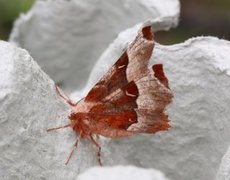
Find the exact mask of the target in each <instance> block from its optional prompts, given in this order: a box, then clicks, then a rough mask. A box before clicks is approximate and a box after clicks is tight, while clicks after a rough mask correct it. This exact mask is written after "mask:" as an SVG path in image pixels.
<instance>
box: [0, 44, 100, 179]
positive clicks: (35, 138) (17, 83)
mask: <svg viewBox="0 0 230 180" xmlns="http://www.w3.org/2000/svg"><path fill="white" fill-rule="evenodd" d="M69 110H70V109H69V108H68V106H67V105H66V104H65V103H64V102H63V101H62V100H61V99H60V97H59V96H58V95H57V94H56V92H55V88H54V82H53V81H52V80H51V79H50V78H49V77H48V76H47V75H46V74H45V73H44V72H43V71H42V70H41V69H40V68H39V66H38V65H37V63H35V62H34V61H33V60H32V58H31V57H30V55H29V54H28V53H27V52H26V51H25V50H23V49H19V48H15V47H13V46H12V45H10V44H9V43H6V42H3V41H0V177H1V178H0V179H3V180H7V179H9V180H12V179H49V180H50V179H74V178H75V177H76V175H77V174H78V173H79V172H80V171H81V170H85V169H86V168H87V167H91V166H92V165H97V160H96V155H95V154H96V148H95V149H94V147H93V146H92V144H89V143H87V142H86V141H82V143H80V144H79V148H78V149H77V151H75V154H74V156H73V158H72V159H71V161H70V163H69V165H68V166H66V165H65V164H64V162H65V160H66V158H67V156H68V155H69V152H70V150H71V148H72V145H73V144H74V142H75V140H76V135H75V133H74V132H72V131H71V130H70V129H66V130H59V132H49V133H47V132H46V129H47V128H49V127H55V126H58V125H60V124H62V125H63V124H66V123H67V122H68V120H67V116H68V114H69Z"/></svg>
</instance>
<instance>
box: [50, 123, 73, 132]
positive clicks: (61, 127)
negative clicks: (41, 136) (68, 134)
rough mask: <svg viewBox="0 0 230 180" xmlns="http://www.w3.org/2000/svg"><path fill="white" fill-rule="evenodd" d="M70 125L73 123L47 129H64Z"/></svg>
mask: <svg viewBox="0 0 230 180" xmlns="http://www.w3.org/2000/svg"><path fill="white" fill-rule="evenodd" d="M70 126H71V124H67V125H64V126H60V127H55V128H49V129H47V130H46V131H47V132H49V131H55V130H58V129H64V128H67V127H70Z"/></svg>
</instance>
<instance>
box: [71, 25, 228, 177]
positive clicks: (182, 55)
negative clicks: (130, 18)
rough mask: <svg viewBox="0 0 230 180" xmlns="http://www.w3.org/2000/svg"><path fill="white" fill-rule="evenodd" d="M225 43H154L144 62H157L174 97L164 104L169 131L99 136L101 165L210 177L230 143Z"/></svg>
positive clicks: (108, 61)
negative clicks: (152, 49) (167, 44)
mask: <svg viewBox="0 0 230 180" xmlns="http://www.w3.org/2000/svg"><path fill="white" fill-rule="evenodd" d="M136 31H137V27H134V28H131V29H129V30H127V32H123V33H121V35H120V36H118V39H116V40H115V41H114V43H112V44H111V45H110V46H109V48H108V49H107V50H106V51H105V52H104V53H103V55H102V56H101V58H100V59H99V60H98V62H97V63H96V65H95V67H94V69H93V71H92V73H91V75H90V79H89V81H88V84H87V86H86V88H85V89H84V90H83V91H81V92H76V93H74V94H73V96H72V97H75V98H76V99H78V98H79V97H81V96H85V95H86V94H87V91H89V90H90V88H91V87H92V86H93V85H94V84H95V83H96V82H97V80H98V79H99V78H100V77H101V76H102V75H103V74H104V73H105V72H106V71H107V70H108V68H109V67H110V66H111V65H112V64H113V63H114V62H115V61H116V60H117V58H118V57H119V56H120V54H121V52H122V51H123V50H124V48H125V47H126V46H127V44H128V43H127V42H129V41H130V40H131V39H133V38H134V37H135V35H136ZM229 58H230V42H229V41H226V40H221V39H218V38H215V37H197V38H192V39H189V40H187V41H186V42H184V43H181V44H176V45H171V46H164V45H160V44H156V47H155V49H154V52H153V55H152V58H151V62H150V65H152V64H154V63H162V64H163V66H164V69H165V73H166V75H167V77H168V79H169V84H170V87H171V89H172V91H173V92H174V96H175V97H174V100H173V103H172V104H171V105H169V107H168V108H167V112H168V114H169V119H170V120H171V126H172V127H171V129H170V130H169V131H168V132H159V133H156V134H154V135H144V134H143V135H138V136H136V137H129V138H123V139H116V140H113V139H105V138H102V140H101V142H100V143H101V145H102V152H103V153H102V154H103V158H102V159H103V160H102V161H103V162H104V164H106V165H116V164H124V165H126V164H132V165H136V166H140V167H145V168H156V169H159V170H161V171H162V172H164V173H165V174H166V175H167V176H168V177H169V178H170V179H175V180H184V179H186V180H194V179H197V180H204V179H209V180H211V179H214V178H215V174H216V172H217V170H218V166H219V163H220V160H221V158H222V156H223V154H224V153H225V151H226V149H227V147H228V145H229V143H230V131H229V129H230V118H229V109H230V98H229V97H230V91H229V89H230V61H229Z"/></svg>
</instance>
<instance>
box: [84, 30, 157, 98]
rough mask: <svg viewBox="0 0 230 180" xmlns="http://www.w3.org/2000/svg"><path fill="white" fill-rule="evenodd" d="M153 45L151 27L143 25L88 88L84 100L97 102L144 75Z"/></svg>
mask: <svg viewBox="0 0 230 180" xmlns="http://www.w3.org/2000/svg"><path fill="white" fill-rule="evenodd" d="M153 47H154V41H153V34H152V30H151V27H150V26H147V27H144V28H143V29H142V30H141V31H139V33H138V35H137V37H136V38H135V40H134V41H133V42H132V43H131V44H130V45H129V46H128V48H127V50H126V51H125V52H124V53H123V54H122V56H121V57H120V58H119V59H118V61H117V62H116V63H115V64H114V65H113V66H112V67H111V68H110V69H109V71H108V72H107V73H106V74H105V75H104V76H103V77H102V78H101V80H100V81H99V82H98V83H97V84H96V85H95V86H94V87H93V88H92V89H91V90H90V92H89V93H88V95H87V96H86V98H85V102H99V101H101V100H102V99H103V98H105V97H106V96H108V95H109V94H111V93H113V92H114V91H116V90H117V89H119V88H122V87H123V86H125V85H126V84H128V83H129V82H131V81H136V80H137V79H140V78H141V77H143V76H145V75H146V74H147V72H148V69H147V65H148V62H149V58H150V57H151V55H152V50H153Z"/></svg>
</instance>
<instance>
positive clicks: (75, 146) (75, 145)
mask: <svg viewBox="0 0 230 180" xmlns="http://www.w3.org/2000/svg"><path fill="white" fill-rule="evenodd" d="M81 136H82V131H80V134H79V136H78V138H77V140H76V142H75V144H74V146H73V148H72V150H71V152H70V154H69V156H68V158H67V160H66V162H65V165H67V164H68V163H69V160H70V159H71V157H72V155H73V152H74V151H75V149H77V145H78V142H79V140H80V138H81Z"/></svg>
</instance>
